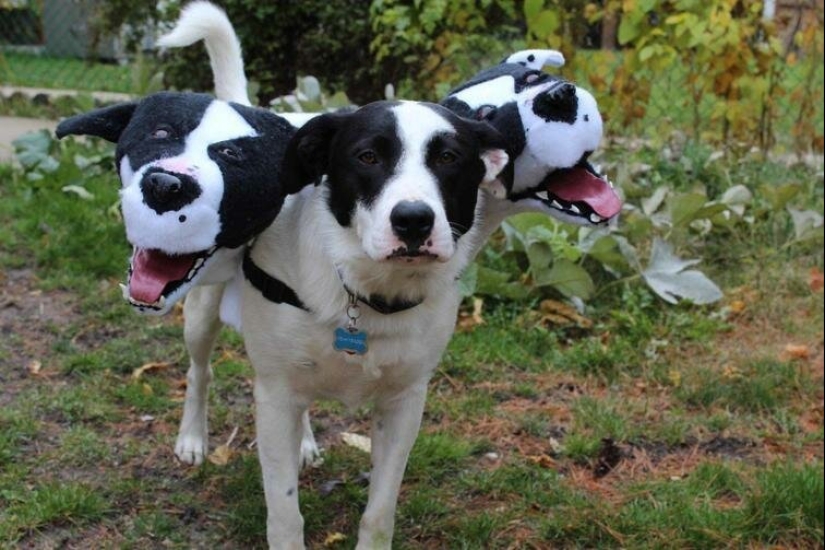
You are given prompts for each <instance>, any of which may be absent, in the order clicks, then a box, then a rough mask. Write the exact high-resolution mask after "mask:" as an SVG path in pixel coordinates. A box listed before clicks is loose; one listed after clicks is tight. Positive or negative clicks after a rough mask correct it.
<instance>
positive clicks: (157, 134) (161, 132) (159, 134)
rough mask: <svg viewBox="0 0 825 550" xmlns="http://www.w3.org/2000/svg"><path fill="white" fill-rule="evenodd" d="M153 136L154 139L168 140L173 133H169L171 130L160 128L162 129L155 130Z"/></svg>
mask: <svg viewBox="0 0 825 550" xmlns="http://www.w3.org/2000/svg"><path fill="white" fill-rule="evenodd" d="M151 135H152V139H166V138H168V137H169V136H171V135H172V132H171V131H169V128H165V127H160V128H155V129H154V130H153V131H152V134H151Z"/></svg>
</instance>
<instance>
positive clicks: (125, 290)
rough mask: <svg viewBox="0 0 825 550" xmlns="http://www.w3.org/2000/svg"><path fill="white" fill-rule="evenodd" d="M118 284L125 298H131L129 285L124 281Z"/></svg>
mask: <svg viewBox="0 0 825 550" xmlns="http://www.w3.org/2000/svg"><path fill="white" fill-rule="evenodd" d="M118 286H119V287H120V292H121V293H122V294H123V299H124V300H129V287H128V286H126V285H124V284H123V283H118Z"/></svg>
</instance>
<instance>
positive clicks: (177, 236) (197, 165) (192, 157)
mask: <svg viewBox="0 0 825 550" xmlns="http://www.w3.org/2000/svg"><path fill="white" fill-rule="evenodd" d="M56 133H57V136H58V137H64V136H66V135H70V134H74V135H91V136H98V137H101V138H103V139H106V140H108V141H111V142H114V143H116V144H117V148H116V153H115V159H116V163H117V169H118V173H119V175H120V179H121V182H122V188H121V191H120V196H121V208H122V211H123V219H124V222H125V225H126V236H127V239H128V240H129V242H130V243H131V244H132V246H133V247H134V252H133V254H132V260H131V266H130V269H129V279H128V284H127V287H126V289H125V290H124V295H125V297H126V298H127V299H128V300H129V302H130V303H131V304H132V305H133V306H135V307H136V308H137V309H138V310H140V311H142V312H147V313H158V314H161V313H165V312H167V311H168V310H169V309H170V308H171V307H172V305H174V303H175V302H176V301H177V300H179V299H180V298H182V297H183V296H185V295H186V293H187V292H188V291H189V289H190V288H191V287H192V286H193V285H194V284H197V283H198V282H218V281H221V280H227V279H229V278H230V277H231V275H232V274H233V273H234V269H235V266H236V265H237V262H236V261H234V257H235V256H237V254H238V253H239V250H240V248H239V247H241V246H242V245H244V244H245V243H246V242H248V241H249V239H250V238H252V237H253V236H254V235H256V234H257V233H258V232H260V231H261V230H262V229H264V228H265V227H266V226H267V225H269V224H270V223H271V222H272V220H273V219H274V218H275V216H276V215H277V213H278V212H279V210H280V208H281V205H282V204H283V200H284V196H285V191H284V189H283V188H282V185H281V178H280V177H279V176H280V170H281V162H282V160H283V155H284V151H285V149H286V144H287V141H288V140H289V138H290V137H291V136H292V134H293V133H294V128H293V127H292V126H291V125H290V124H289V123H287V122H286V121H285V120H283V119H282V118H280V117H278V116H277V115H275V114H273V113H271V112H268V111H265V110H261V109H255V108H252V107H246V106H243V105H238V104H234V103H227V102H224V101H219V100H215V99H214V98H212V97H210V96H208V95H205V94H192V93H173V92H161V93H157V94H153V95H150V96H148V97H146V98H145V99H143V100H141V101H136V102H131V103H123V104H118V105H114V106H111V107H105V108H101V109H97V110H94V111H91V112H88V113H85V114H81V115H77V116H73V117H70V118H68V119H66V120H64V121H62V122H61V123H60V125H58V127H57V132H56ZM230 259H231V261H230Z"/></svg>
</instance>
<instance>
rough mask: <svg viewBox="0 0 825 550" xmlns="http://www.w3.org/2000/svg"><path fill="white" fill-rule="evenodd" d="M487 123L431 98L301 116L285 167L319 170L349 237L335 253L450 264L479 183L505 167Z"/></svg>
mask: <svg viewBox="0 0 825 550" xmlns="http://www.w3.org/2000/svg"><path fill="white" fill-rule="evenodd" d="M503 145H504V142H503V140H502V138H501V136H500V135H499V133H498V132H497V131H495V129H493V128H492V127H491V126H489V125H487V124H484V123H481V122H476V121H472V120H466V119H463V118H461V117H458V116H456V115H455V114H453V113H451V112H450V111H448V110H447V109H445V108H443V107H440V106H438V105H434V104H426V103H415V102H377V103H372V104H369V105H367V106H364V107H361V108H360V109H358V110H356V111H353V112H348V113H331V114H325V115H322V116H319V117H317V118H315V119H313V120H311V121H309V122H308V123H307V124H306V125H305V126H303V127H302V128H301V129H300V130H298V132H297V133H296V135H295V138H294V139H293V140H292V141H291V143H290V150H289V152H288V153H287V157H286V166H287V168H286V169H285V172H286V173H287V174H290V176H289V177H290V179H294V180H297V181H298V185H300V182H306V181H312V180H316V181H317V180H319V179H320V177H321V175H322V174H326V175H327V178H326V182H325V185H326V186H327V188H328V193H327V195H326V201H327V206H328V208H329V211H330V212H331V213H332V215H333V216H334V219H335V221H336V222H337V225H338V226H339V228H342V229H343V233H344V234H346V235H348V237H347V238H345V239H342V244H341V246H339V247H337V248H339V249H346V251H342V250H336V251H335V253H336V254H338V253H341V254H345V255H349V256H351V257H362V258H363V257H364V256H366V257H368V258H369V259H371V260H373V261H379V262H394V263H395V264H401V265H408V264H409V265H415V266H417V265H426V264H429V263H431V262H433V261H437V262H446V261H449V260H450V258H451V257H452V256H453V254H454V252H455V250H456V242H457V240H458V239H459V238H460V237H461V235H463V234H464V233H465V232H467V231H468V230H469V229H470V227H471V226H472V224H473V222H474V217H475V205H476V199H477V195H478V189H479V185H480V184H481V183H482V182H484V181H491V180H494V179H495V178H496V177H497V176H498V174H499V172H500V171H501V169H502V168H503V167H504V166H505V165H506V163H507V154H506V153H505V152H504V151H503Z"/></svg>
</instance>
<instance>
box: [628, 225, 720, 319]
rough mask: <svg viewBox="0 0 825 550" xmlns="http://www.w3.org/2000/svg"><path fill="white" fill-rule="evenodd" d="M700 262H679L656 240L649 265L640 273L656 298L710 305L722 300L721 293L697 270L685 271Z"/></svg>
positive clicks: (663, 243)
mask: <svg viewBox="0 0 825 550" xmlns="http://www.w3.org/2000/svg"><path fill="white" fill-rule="evenodd" d="M699 261H700V260H682V259H681V258H679V257H677V256H676V255H675V254H674V253H673V248H672V247H671V246H670V244H668V243H667V242H665V241H663V240H661V239H659V238H658V237H657V238H656V239H654V241H653V250H652V251H651V253H650V263H649V265H648V266H647V269H645V270H644V271H643V272H642V277H644V279H645V281H646V282H647V284H648V286H650V288H651V289H652V290H653V292H655V293H656V294H658V295H659V297H660V298H662V299H663V300H665V301H666V302H669V303H671V304H675V303H677V302H678V301H679V299H680V298H681V299H686V300H690V301H692V302H693V303H695V304H710V303H713V302H716V301H718V300H720V299H721V298H722V291H721V290H720V289H719V287H718V286H716V284H715V283H714V282H713V281H711V280H710V279H708V278H707V277H706V276H705V274H704V273H702V272H701V271H697V270H686V268H687V267H690V266H692V265H694V264H697V263H699Z"/></svg>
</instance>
